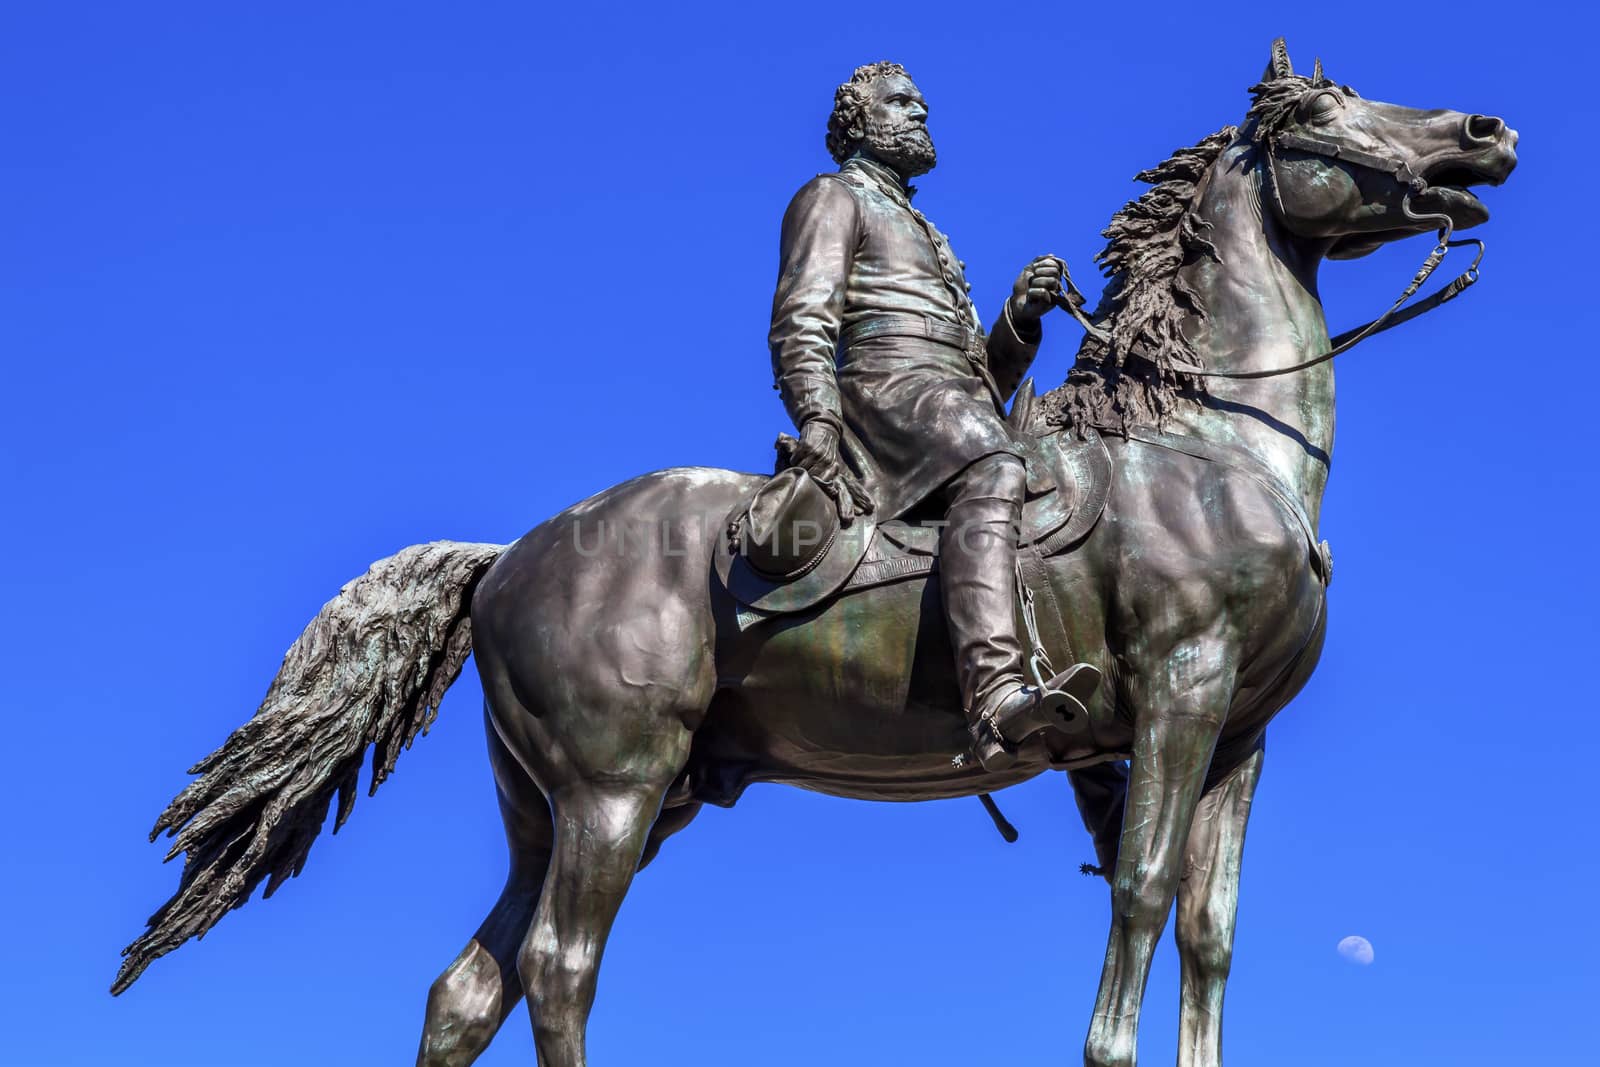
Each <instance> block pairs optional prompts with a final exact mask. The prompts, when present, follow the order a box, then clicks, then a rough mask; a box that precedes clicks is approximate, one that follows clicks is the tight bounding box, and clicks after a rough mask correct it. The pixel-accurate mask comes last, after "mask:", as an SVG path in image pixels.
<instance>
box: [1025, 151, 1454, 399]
mask: <svg viewBox="0 0 1600 1067" xmlns="http://www.w3.org/2000/svg"><path fill="white" fill-rule="evenodd" d="M1280 146H1281V147H1283V148H1288V149H1291V150H1293V151H1296V152H1306V153H1308V154H1310V155H1314V156H1321V157H1323V158H1325V159H1333V160H1338V161H1341V162H1346V163H1354V164H1355V165H1357V166H1360V167H1366V168H1368V169H1370V170H1375V171H1378V172H1379V173H1382V174H1388V175H1390V176H1392V177H1393V178H1394V179H1395V181H1397V182H1400V183H1401V184H1402V185H1406V186H1409V188H1408V189H1407V190H1406V194H1405V196H1404V197H1403V198H1402V199H1401V201H1400V210H1401V211H1402V212H1404V213H1405V216H1406V218H1408V219H1411V220H1413V221H1415V222H1437V223H1438V224H1439V240H1438V242H1437V243H1436V244H1435V245H1434V246H1433V250H1432V251H1431V252H1429V253H1428V255H1427V257H1426V258H1425V259H1423V261H1422V266H1420V267H1419V268H1417V272H1416V274H1415V275H1413V276H1412V278H1411V282H1410V284H1409V285H1407V286H1406V287H1405V289H1404V291H1402V292H1401V294H1400V296H1399V298H1398V299H1396V300H1395V302H1394V303H1392V304H1390V305H1389V307H1388V310H1386V311H1384V313H1383V314H1382V315H1379V316H1378V317H1377V318H1375V319H1372V320H1371V321H1369V322H1366V323H1363V324H1362V325H1360V326H1357V327H1354V328H1353V329H1349V330H1346V331H1344V332H1343V333H1341V334H1339V335H1338V336H1337V337H1334V338H1333V339H1332V340H1330V341H1329V343H1328V344H1329V347H1328V350H1327V351H1326V352H1323V353H1321V354H1320V355H1316V356H1312V357H1311V358H1310V359H1306V360H1302V361H1301V362H1299V363H1294V364H1291V365H1289V366H1287V367H1275V368H1272V369H1270V370H1253V371H1221V370H1204V369H1202V368H1199V367H1185V366H1175V367H1174V368H1173V370H1175V371H1177V372H1178V373H1180V374H1187V375H1192V376H1193V377H1196V378H1226V379H1230V380H1234V381H1248V380H1253V379H1259V378H1275V377H1277V376H1278V375H1280V374H1293V373H1294V372H1295V371H1301V370H1305V369H1306V368H1308V367H1315V366H1317V365H1319V364H1322V363H1326V362H1328V361H1329V360H1331V359H1333V358H1334V357H1335V356H1339V355H1343V354H1344V353H1346V352H1348V351H1350V350H1351V349H1352V348H1354V347H1355V346H1356V345H1358V344H1360V343H1361V342H1362V341H1365V340H1366V339H1367V338H1369V337H1372V336H1374V335H1376V334H1380V333H1382V332H1383V331H1385V330H1389V329H1393V328H1394V327H1396V326H1399V325H1400V324H1401V323H1403V322H1410V321H1411V320H1412V319H1414V318H1416V317H1417V316H1419V315H1424V314H1426V313H1427V312H1429V311H1432V310H1433V309H1434V308H1437V307H1440V306H1441V305H1443V304H1446V303H1448V302H1450V301H1451V300H1454V299H1455V298H1456V297H1458V296H1460V295H1461V294H1462V293H1464V292H1466V291H1467V290H1468V289H1469V288H1471V287H1472V286H1473V285H1474V284H1475V283H1476V282H1477V280H1478V278H1479V276H1480V273H1479V270H1478V267H1479V265H1480V264H1481V263H1482V262H1483V253H1484V246H1483V242H1482V241H1480V240H1478V239H1477V238H1475V237H1467V238H1461V239H1458V240H1452V239H1451V237H1452V235H1453V234H1454V233H1455V223H1453V222H1452V221H1451V220H1450V216H1449V215H1446V214H1444V213H1442V212H1439V213H1434V214H1427V215H1419V214H1417V213H1416V212H1414V211H1413V210H1411V198H1412V197H1413V196H1420V195H1422V194H1423V193H1425V192H1427V190H1428V183H1427V181H1426V180H1425V179H1424V178H1423V177H1422V176H1421V175H1419V174H1417V173H1415V172H1413V171H1412V169H1411V165H1410V164H1409V163H1408V162H1406V161H1405V160H1403V159H1400V158H1398V157H1395V156H1379V155H1374V154H1372V153H1370V152H1366V151H1363V150H1361V149H1358V148H1353V147H1351V146H1350V145H1347V144H1344V143H1342V142H1339V141H1333V140H1324V139H1322V138H1319V137H1311V136H1308V135H1306V134H1299V133H1281V134H1278V135H1277V136H1276V137H1273V138H1271V139H1270V140H1268V142H1267V151H1266V170H1267V181H1268V183H1269V184H1270V185H1271V186H1272V198H1273V200H1274V201H1275V202H1276V204H1277V207H1278V214H1279V216H1283V215H1285V212H1284V208H1283V197H1282V194H1281V193H1280V192H1279V190H1278V170H1277V151H1276V150H1277V149H1278V148H1279V147H1280ZM1465 245H1476V246H1477V249H1478V252H1477V255H1475V256H1473V257H1472V263H1471V265H1470V266H1468V267H1467V269H1466V270H1464V271H1462V272H1461V273H1460V274H1459V275H1457V276H1456V277H1455V278H1453V279H1452V280H1451V281H1450V282H1448V283H1447V284H1445V285H1444V286H1443V287H1441V288H1440V289H1438V290H1437V291H1436V292H1434V293H1432V294H1430V295H1429V296H1426V297H1424V298H1423V299H1422V300H1421V301H1419V302H1418V303H1416V304H1413V305H1411V306H1410V307H1408V308H1405V309H1404V310H1401V308H1402V307H1403V306H1404V305H1405V303H1406V302H1407V301H1408V300H1410V299H1411V298H1412V297H1414V296H1416V295H1417V292H1418V291H1419V290H1420V289H1421V288H1422V286H1423V284H1424V283H1425V282H1427V280H1428V278H1429V277H1431V276H1432V275H1433V272H1434V271H1436V270H1438V269H1439V265H1440V264H1441V263H1443V262H1444V259H1445V256H1447V255H1449V254H1450V249H1452V248H1461V247H1463V246H1465ZM1067 285H1068V287H1071V281H1070V279H1069V280H1068V281H1067ZM1070 291H1071V292H1076V289H1075V287H1073V288H1071V290H1070ZM1080 299H1081V295H1080ZM1056 303H1057V304H1058V305H1059V306H1060V307H1062V308H1065V309H1066V310H1067V311H1069V312H1070V313H1071V314H1072V317H1073V318H1075V319H1077V320H1078V322H1079V324H1080V325H1082V326H1083V328H1084V330H1085V331H1086V332H1088V334H1089V335H1090V336H1091V337H1093V338H1094V339H1095V340H1096V341H1099V342H1100V343H1101V344H1104V345H1106V346H1107V347H1109V346H1110V337H1109V336H1108V335H1107V334H1106V332H1105V331H1104V330H1102V329H1100V328H1098V327H1096V326H1094V325H1092V324H1091V323H1090V322H1089V320H1088V319H1087V318H1086V317H1085V316H1084V314H1083V312H1082V310H1080V308H1079V307H1078V306H1077V305H1075V304H1074V303H1073V302H1072V301H1071V300H1070V299H1068V295H1067V293H1066V292H1063V293H1060V294H1058V296H1057V300H1056Z"/></svg>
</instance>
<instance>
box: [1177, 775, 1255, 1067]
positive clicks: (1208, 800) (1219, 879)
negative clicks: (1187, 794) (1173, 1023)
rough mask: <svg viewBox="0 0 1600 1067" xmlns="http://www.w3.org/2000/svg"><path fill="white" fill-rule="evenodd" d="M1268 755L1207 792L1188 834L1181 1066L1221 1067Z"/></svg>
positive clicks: (1182, 906)
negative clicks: (1247, 837)
mask: <svg viewBox="0 0 1600 1067" xmlns="http://www.w3.org/2000/svg"><path fill="white" fill-rule="evenodd" d="M1262 755H1263V749H1262V748H1261V747H1260V746H1257V748H1256V749H1255V751H1253V752H1252V753H1250V755H1249V756H1247V757H1246V758H1245V760H1244V762H1243V763H1241V764H1240V765H1239V766H1237V767H1235V768H1233V770H1231V771H1229V772H1228V773H1227V774H1226V775H1224V776H1223V777H1222V779H1221V780H1220V781H1218V782H1217V783H1216V784H1215V785H1212V786H1210V787H1209V788H1207V790H1206V793H1205V796H1204V797H1202V798H1201V800H1200V806H1199V808H1198V809H1197V810H1196V811H1195V813H1194V823H1193V825H1192V826H1191V827H1190V828H1189V843H1188V846H1187V847H1186V849H1185V850H1184V862H1183V878H1182V880H1181V881H1180V882H1179V883H1178V957H1179V959H1180V960H1181V961H1182V966H1183V1012H1182V1015H1181V1017H1180V1021H1179V1024H1178V1025H1179V1029H1178V1067H1218V1065H1220V1064H1221V1063H1222V994H1223V992H1224V991H1225V990H1226V988H1227V985H1228V969H1229V966H1230V965H1231V964H1232V962H1233V926H1234V920H1235V919H1236V918H1237V917H1238V913H1239V866H1240V862H1241V860H1242V858H1243V855H1244V831H1245V825H1246V823H1248V822H1249V821H1250V800H1251V798H1252V797H1253V796H1254V795H1255V791H1256V783H1257V782H1258V781H1260V780H1261V760H1262Z"/></svg>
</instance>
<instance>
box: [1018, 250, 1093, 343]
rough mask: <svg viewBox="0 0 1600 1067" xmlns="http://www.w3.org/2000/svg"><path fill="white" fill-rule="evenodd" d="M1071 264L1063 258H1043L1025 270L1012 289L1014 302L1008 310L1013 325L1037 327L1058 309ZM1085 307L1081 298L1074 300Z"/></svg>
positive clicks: (1024, 268) (1074, 297)
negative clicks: (1053, 310)
mask: <svg viewBox="0 0 1600 1067" xmlns="http://www.w3.org/2000/svg"><path fill="white" fill-rule="evenodd" d="M1067 277H1068V275H1067V264H1066V262H1065V261H1063V260H1062V259H1061V257H1060V256H1039V257H1038V258H1037V259H1035V260H1034V261H1033V262H1032V263H1029V264H1028V265H1027V266H1026V267H1023V268H1022V273H1021V274H1019V275H1017V283H1016V284H1015V285H1013V286H1012V287H1011V300H1010V302H1009V303H1008V304H1007V309H1008V310H1009V311H1010V312H1011V321H1012V322H1014V323H1016V324H1017V325H1019V326H1024V327H1026V326H1028V325H1032V324H1035V323H1037V322H1038V321H1039V320H1040V319H1041V318H1043V317H1044V313H1045V312H1047V311H1049V310H1050V309H1051V308H1053V307H1055V306H1056V301H1057V300H1058V299H1060V297H1061V282H1062V279H1063V278H1067ZM1068 299H1074V300H1075V301H1076V302H1078V303H1081V302H1082V300H1081V298H1078V297H1076V295H1075V294H1074V296H1073V297H1069V298H1068Z"/></svg>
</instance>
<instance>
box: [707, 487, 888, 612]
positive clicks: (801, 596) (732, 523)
mask: <svg viewBox="0 0 1600 1067" xmlns="http://www.w3.org/2000/svg"><path fill="white" fill-rule="evenodd" d="M872 527H873V523H872V521H871V519H870V518H868V517H866V516H861V517H858V518H856V519H855V520H854V521H853V522H851V524H850V525H849V526H842V525H841V524H840V522H839V511H838V508H837V506H836V505H835V504H834V502H833V499H832V498H831V497H829V496H828V494H827V493H826V492H824V491H823V489H822V487H821V486H819V485H818V484H817V483H816V480H815V479H813V478H812V477H811V475H810V474H808V473H806V471H805V470H804V469H802V468H800V467H789V468H787V469H785V470H782V471H779V472H778V473H777V474H775V475H773V476H772V477H771V478H770V479H768V480H767V481H766V482H765V483H764V484H763V485H762V486H761V488H759V489H757V490H756V492H755V495H754V496H752V497H750V499H749V500H748V501H745V502H743V503H742V504H741V505H740V506H738V507H736V508H734V510H733V513H732V514H731V515H730V516H729V521H728V536H727V537H726V538H723V539H721V541H722V543H721V544H720V546H719V551H718V553H717V560H716V564H717V572H718V574H719V575H720V576H721V578H722V581H723V584H724V585H725V586H726V587H727V589H728V592H730V593H732V594H733V597H734V599H735V600H738V601H739V602H740V603H741V604H745V605H748V606H749V607H753V608H756V609H757V610H762V611H793V610H796V609H797V608H799V607H801V606H804V605H807V604H810V603H815V602H816V601H817V600H818V599H820V597H821V596H825V595H826V594H828V593H831V592H832V591H833V590H835V589H837V588H838V587H839V586H840V585H843V584H844V581H845V579H847V578H849V577H850V572H851V571H853V570H854V569H855V566H856V564H857V563H859V562H860V561H861V556H862V554H863V553H864V552H865V551H866V547H867V542H868V541H869V540H870V539H871V536H872Z"/></svg>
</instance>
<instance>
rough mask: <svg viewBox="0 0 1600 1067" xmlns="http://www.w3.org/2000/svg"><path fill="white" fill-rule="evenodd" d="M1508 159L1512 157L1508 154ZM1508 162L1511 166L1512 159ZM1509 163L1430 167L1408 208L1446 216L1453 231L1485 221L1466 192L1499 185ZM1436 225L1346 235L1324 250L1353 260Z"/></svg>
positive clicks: (1463, 161) (1459, 162) (1477, 203)
mask: <svg viewBox="0 0 1600 1067" xmlns="http://www.w3.org/2000/svg"><path fill="white" fill-rule="evenodd" d="M1511 158H1512V160H1514V159H1515V157H1514V156H1513V157H1511ZM1511 165H1515V164H1514V162H1513V163H1512V164H1511ZM1511 165H1507V166H1503V167H1499V168H1495V167H1493V166H1492V165H1491V166H1483V165H1480V164H1479V163H1477V162H1476V161H1473V160H1466V159H1456V160H1450V161H1447V162H1441V163H1438V164H1436V165H1435V166H1433V167H1430V168H1429V169H1428V170H1427V172H1426V173H1425V174H1424V178H1425V179H1426V180H1427V183H1428V188H1427V189H1426V190H1425V191H1424V192H1421V193H1418V194H1416V195H1414V196H1413V197H1411V201H1410V203H1411V210H1412V211H1413V212H1415V213H1416V214H1418V215H1447V216H1449V218H1450V224H1451V226H1453V227H1454V228H1455V229H1457V230H1465V229H1467V228H1468V227H1469V226H1478V225H1481V224H1483V223H1485V222H1488V221H1489V208H1488V207H1487V206H1486V205H1485V204H1484V202H1483V201H1482V200H1479V199H1478V198H1477V197H1476V196H1475V195H1473V194H1472V193H1471V192H1470V191H1469V187H1470V186H1476V185H1499V184H1500V183H1501V182H1503V181H1505V180H1506V175H1508V174H1509V173H1510V172H1511V170H1510V167H1511ZM1436 228H1437V223H1433V222H1429V223H1422V224H1418V225H1412V226H1403V227H1396V228H1395V229H1392V230H1381V231H1374V232H1371V233H1356V234H1350V235H1349V236H1347V237H1343V238H1341V239H1340V240H1338V241H1336V242H1335V243H1334V245H1333V247H1332V248H1331V249H1329V251H1328V258H1330V259H1357V258H1359V257H1361V256H1364V255H1367V254H1368V253H1370V252H1374V251H1377V249H1379V248H1380V247H1382V246H1383V245H1385V244H1388V243H1389V242H1391V241H1399V240H1404V239H1405V238H1407V237H1411V236H1413V235H1415V234H1418V233H1425V232H1428V231H1430V230H1432V229H1436Z"/></svg>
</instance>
